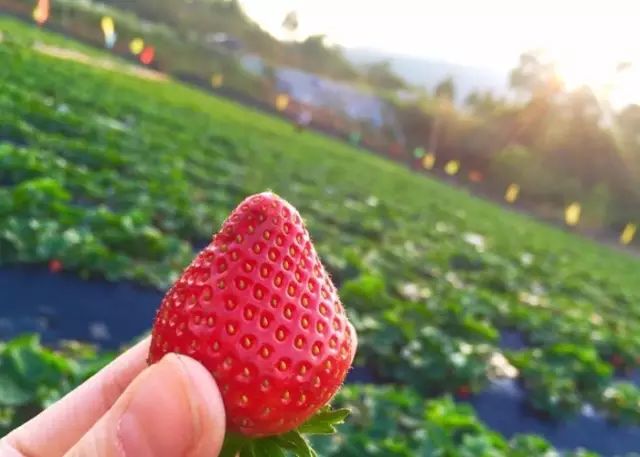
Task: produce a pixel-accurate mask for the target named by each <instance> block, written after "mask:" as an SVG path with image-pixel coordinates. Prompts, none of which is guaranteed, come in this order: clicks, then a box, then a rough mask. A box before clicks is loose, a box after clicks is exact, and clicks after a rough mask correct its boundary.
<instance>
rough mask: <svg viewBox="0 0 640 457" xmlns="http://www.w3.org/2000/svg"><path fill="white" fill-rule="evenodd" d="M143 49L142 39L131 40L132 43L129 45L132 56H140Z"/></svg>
mask: <svg viewBox="0 0 640 457" xmlns="http://www.w3.org/2000/svg"><path fill="white" fill-rule="evenodd" d="M143 49H144V40H143V39H142V38H134V39H133V40H131V43H129V51H131V54H133V55H134V56H137V55H138V54H140V53H141V52H142V50H143Z"/></svg>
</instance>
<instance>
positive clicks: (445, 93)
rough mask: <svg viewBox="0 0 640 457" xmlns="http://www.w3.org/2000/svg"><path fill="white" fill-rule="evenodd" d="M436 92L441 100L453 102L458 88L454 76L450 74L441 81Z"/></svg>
mask: <svg viewBox="0 0 640 457" xmlns="http://www.w3.org/2000/svg"><path fill="white" fill-rule="evenodd" d="M434 93H435V95H436V97H438V98H439V99H441V100H448V101H449V102H453V101H454V100H455V97H456V88H455V85H454V83H453V78H452V77H451V76H449V77H448V78H446V79H444V80H442V81H440V82H439V83H438V85H437V86H436V88H435V90H434Z"/></svg>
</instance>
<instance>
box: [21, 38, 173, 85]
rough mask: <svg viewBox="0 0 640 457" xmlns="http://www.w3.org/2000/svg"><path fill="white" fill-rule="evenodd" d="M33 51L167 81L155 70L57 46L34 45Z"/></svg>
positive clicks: (144, 77) (140, 76)
mask: <svg viewBox="0 0 640 457" xmlns="http://www.w3.org/2000/svg"><path fill="white" fill-rule="evenodd" d="M33 49H34V50H36V51H38V52H39V53H41V54H45V55H47V56H51V57H56V58H58V59H63V60H72V61H74V62H80V63H82V64H85V65H89V66H92V67H95V68H101V69H103V70H109V71H117V72H120V73H125V74H129V75H132V76H136V77H138V78H142V79H148V80H152V81H166V80H168V79H169V78H168V76H167V75H166V74H164V73H160V72H158V71H155V70H149V69H148V68H142V67H138V66H135V65H127V64H122V63H119V62H115V61H114V60H111V59H107V58H97V57H91V56H89V55H87V54H84V53H82V52H80V51H76V50H73V49H67V48H60V47H58V46H51V45H48V44H44V43H35V44H34V45H33Z"/></svg>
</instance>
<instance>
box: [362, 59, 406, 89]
mask: <svg viewBox="0 0 640 457" xmlns="http://www.w3.org/2000/svg"><path fill="white" fill-rule="evenodd" d="M365 73H366V78H367V81H368V82H369V84H371V85H372V86H374V87H379V88H381V89H388V90H398V89H406V87H407V83H406V82H405V81H404V80H403V79H402V78H401V77H400V76H398V75H397V74H396V73H394V72H393V70H392V69H391V64H390V63H389V62H388V61H381V62H376V63H372V64H369V65H367V66H366V67H365Z"/></svg>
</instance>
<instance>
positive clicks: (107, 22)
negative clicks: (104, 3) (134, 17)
mask: <svg viewBox="0 0 640 457" xmlns="http://www.w3.org/2000/svg"><path fill="white" fill-rule="evenodd" d="M100 27H102V33H104V36H105V37H109V36H111V35H113V33H114V32H115V31H116V26H115V24H114V23H113V19H112V18H111V17H109V16H104V17H103V18H102V20H101V21H100Z"/></svg>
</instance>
